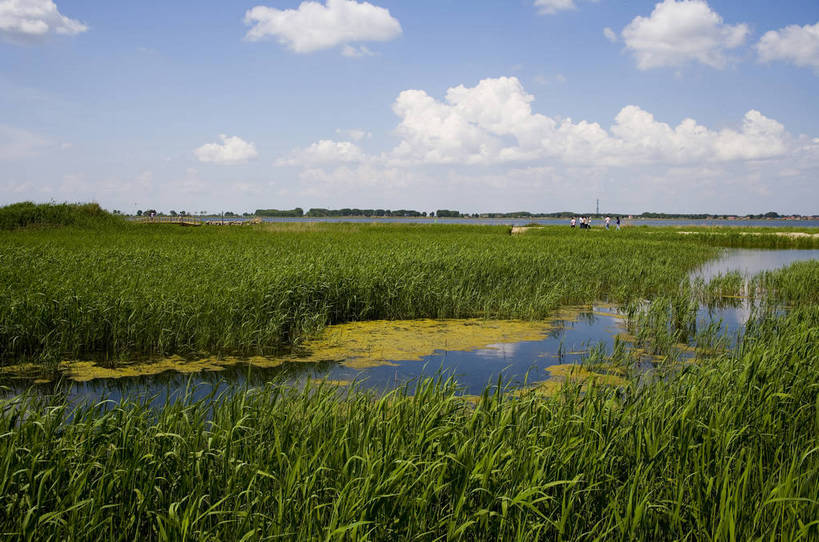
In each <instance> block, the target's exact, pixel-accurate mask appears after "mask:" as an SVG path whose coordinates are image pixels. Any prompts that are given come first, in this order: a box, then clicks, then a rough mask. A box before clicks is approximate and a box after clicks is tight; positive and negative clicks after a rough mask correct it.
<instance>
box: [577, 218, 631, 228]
mask: <svg viewBox="0 0 819 542" xmlns="http://www.w3.org/2000/svg"><path fill="white" fill-rule="evenodd" d="M578 222H579V223H580V229H581V230H587V229H591V227H592V217H590V216H581V217H580V219H577V218H576V217H572V220H571V227H572V228H574V227H576V226H577V225H578ZM604 222H605V224H606V229H609V228H610V227H611V217H610V216H607V217H606V218H605V220H604ZM614 225H615V226H616V227H617V229H618V230H619V229H620V217H619V216H618V217H615V219H614Z"/></svg>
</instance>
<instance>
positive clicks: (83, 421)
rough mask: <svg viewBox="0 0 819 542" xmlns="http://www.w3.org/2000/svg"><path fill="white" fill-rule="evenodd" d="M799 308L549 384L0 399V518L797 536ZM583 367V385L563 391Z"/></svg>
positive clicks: (231, 536)
mask: <svg viewBox="0 0 819 542" xmlns="http://www.w3.org/2000/svg"><path fill="white" fill-rule="evenodd" d="M817 375H819V308H817V307H816V306H812V305H809V306H802V307H797V308H795V309H794V310H793V311H792V312H791V313H790V314H788V315H786V316H778V317H774V316H772V317H770V318H767V319H764V320H761V321H759V322H758V323H757V324H756V325H754V326H752V327H751V329H750V330H749V332H748V334H747V335H746V337H745V340H744V341H743V343H742V344H741V346H740V347H739V348H738V349H737V350H736V351H734V352H730V353H726V354H723V355H720V356H716V357H715V358H713V359H711V360H710V362H709V363H707V364H705V363H703V364H695V365H689V366H687V367H686V368H685V369H684V370H682V371H679V372H677V373H676V374H674V375H673V376H671V377H669V378H664V379H656V380H653V381H651V382H648V383H642V384H639V385H638V384H637V383H636V382H634V383H631V384H626V385H625V386H621V387H619V388H612V387H609V386H600V385H597V384H596V383H595V382H594V381H593V380H592V381H588V382H584V383H582V384H581V383H576V382H572V381H571V380H570V381H568V382H567V383H566V384H565V385H564V386H563V387H562V388H561V389H560V391H559V393H558V395H557V396H556V397H555V398H553V399H548V398H544V397H542V396H539V395H537V394H525V395H523V396H521V397H512V396H510V395H507V394H505V393H503V392H502V391H497V392H495V393H490V392H489V391H487V392H485V393H484V394H483V396H482V397H480V398H479V399H478V400H477V401H476V403H475V404H473V403H472V402H470V401H468V400H465V399H463V398H461V397H459V396H458V395H456V388H455V386H454V384H453V383H452V382H451V381H440V380H428V381H424V382H422V383H421V384H420V385H419V386H417V387H416V388H415V389H414V395H408V393H407V389H406V388H405V389H403V390H397V391H395V392H393V393H390V394H387V395H385V396H374V395H372V394H368V393H365V392H363V391H361V390H359V389H356V388H355V387H353V388H351V389H350V390H349V391H347V392H340V391H339V390H338V388H336V387H334V386H327V385H320V386H319V387H313V386H308V387H307V388H306V389H302V390H296V389H291V388H286V387H281V386H278V385H275V384H270V385H267V386H266V387H264V388H262V389H255V390H246V392H245V393H239V394H231V395H226V396H223V397H221V398H220V399H218V400H217V399H215V398H206V399H205V400H201V401H192V400H183V401H180V402H175V403H168V404H166V405H165V406H164V407H161V408H159V409H152V408H150V407H148V406H147V404H146V403H134V402H125V403H122V404H114V405H111V404H104V403H103V404H99V405H96V406H90V407H77V408H71V407H69V406H68V405H67V404H66V403H64V402H62V401H61V400H59V399H57V400H49V399H47V398H42V397H41V398H37V397H33V396H23V397H16V398H14V399H11V400H8V401H5V402H3V403H2V405H0V407H2V412H3V415H2V416H0V488H1V489H0V509H2V510H3V513H2V514H0V532H2V533H3V534H4V536H7V537H10V538H15V539H21V540H50V539H60V540H63V539H72V540H98V539H110V540H132V539H135V538H139V539H161V540H171V539H173V540H185V539H197V540H242V539H244V540H248V539H276V538H287V539H298V540H307V539H324V540H359V539H373V540H387V539H389V540H417V539H424V540H443V539H468V540H681V539H689V540H750V539H777V540H815V539H816V538H817V537H819V520H817V518H819V499H817V487H819V453H817V449H819V438H818V437H817V436H818V435H819V410H818V409H819V382H818V381H817V378H819V377H817ZM581 386H583V389H582V391H581Z"/></svg>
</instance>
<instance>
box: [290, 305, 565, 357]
mask: <svg viewBox="0 0 819 542" xmlns="http://www.w3.org/2000/svg"><path fill="white" fill-rule="evenodd" d="M568 316H570V315H563V316H562V317H563V318H566V317H568ZM551 330H552V325H551V324H550V323H548V322H526V321H520V320H481V319H468V320H395V321H388V320H376V321H371V322H352V323H348V324H339V325H336V326H331V327H328V328H327V329H326V330H325V331H324V333H323V334H322V335H321V337H319V338H318V339H315V340H312V341H308V342H306V343H305V344H304V345H303V352H304V354H303V355H301V356H299V357H297V358H296V359H297V360H298V361H303V362H316V361H339V362H342V363H343V364H344V365H346V366H347V367H351V368H354V369H364V368H368V367H376V366H381V365H393V364H394V363H393V362H395V361H417V360H421V359H423V358H425V357H427V356H430V355H432V354H434V353H435V352H438V351H442V350H457V351H471V350H478V349H485V348H492V347H493V346H494V345H497V344H504V343H517V342H522V341H538V340H541V339H543V338H544V337H545V336H546V335H547V334H548V333H549V331H551Z"/></svg>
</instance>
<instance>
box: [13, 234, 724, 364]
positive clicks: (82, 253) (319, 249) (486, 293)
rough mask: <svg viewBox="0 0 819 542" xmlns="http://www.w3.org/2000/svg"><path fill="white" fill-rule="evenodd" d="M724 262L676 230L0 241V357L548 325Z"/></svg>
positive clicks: (218, 350)
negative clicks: (558, 316) (566, 312)
mask: <svg viewBox="0 0 819 542" xmlns="http://www.w3.org/2000/svg"><path fill="white" fill-rule="evenodd" d="M618 233H619V232H618ZM716 253H717V249H715V248H713V247H711V246H708V245H706V244H703V243H700V242H697V241H694V240H689V239H685V238H682V236H675V237H673V238H669V239H661V238H658V237H657V236H654V235H651V234H650V233H641V232H637V233H629V234H628V235H623V236H619V235H618V234H614V233H613V232H608V234H606V235H603V234H602V233H599V232H598V233H597V234H595V233H594V232H591V234H590V235H585V232H577V231H568V229H567V228H550V229H547V231H545V232H537V235H529V234H526V235H515V236H511V235H509V228H507V227H488V226H451V225H445V226H434V225H367V224H323V225H320V226H314V227H311V228H309V229H305V228H304V227H302V226H301V225H296V226H293V227H292V228H287V227H284V226H279V227H277V228H275V229H274V230H270V229H269V228H268V227H266V226H261V227H258V228H255V227H242V228H231V229H227V228H189V229H186V228H181V227H179V226H170V225H167V226H157V225H132V226H130V227H118V228H112V229H108V230H96V229H84V228H72V227H69V228H62V229H50V230H47V231H38V230H35V231H14V232H5V233H2V232H0V363H6V364H7V363H12V362H16V361H33V362H37V363H41V364H42V363H44V364H49V363H54V362H57V361H60V360H65V359H97V360H104V361H107V362H109V363H112V364H113V363H116V362H117V361H119V360H123V359H134V358H138V357H150V356H167V355H171V354H179V355H183V356H197V355H204V354H211V355H213V354H215V355H271V354H276V353H279V352H281V351H282V350H283V349H286V348H289V347H291V346H293V345H297V344H298V343H299V342H300V341H301V340H303V339H304V338H305V337H309V336H311V335H312V334H314V333H316V332H317V331H319V330H320V329H322V328H323V327H324V326H326V325H329V324H334V323H340V322H348V321H359V320H372V319H411V318H462V317H486V318H523V319H536V318H543V317H545V316H547V315H548V314H549V313H550V312H551V311H553V310H554V309H556V308H558V307H560V306H561V305H566V304H577V303H588V302H593V301H598V300H608V301H613V302H626V301H628V300H630V299H636V298H650V297H653V296H656V295H659V294H661V293H663V292H666V291H669V290H673V289H675V288H676V286H677V284H678V283H679V281H680V280H681V279H683V278H684V277H685V276H686V273H687V272H688V271H690V270H691V269H692V268H694V267H695V266H697V265H700V264H702V263H703V262H704V261H706V260H707V259H709V258H711V257H713V256H714V255H715V254H716Z"/></svg>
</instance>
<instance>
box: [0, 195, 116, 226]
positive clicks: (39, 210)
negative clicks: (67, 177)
mask: <svg viewBox="0 0 819 542" xmlns="http://www.w3.org/2000/svg"><path fill="white" fill-rule="evenodd" d="M124 224H125V220H124V219H123V218H122V217H119V216H115V215H112V214H111V213H109V212H108V211H105V210H104V209H102V208H101V207H100V206H99V204H97V203H40V204H37V203H32V202H30V201H26V202H21V203H14V204H11V205H6V206H5V207H0V230H14V229H18V228H26V227H53V226H81V227H86V228H88V227H96V228H110V227H112V226H115V225H124Z"/></svg>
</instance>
